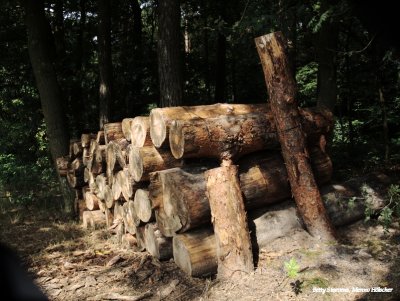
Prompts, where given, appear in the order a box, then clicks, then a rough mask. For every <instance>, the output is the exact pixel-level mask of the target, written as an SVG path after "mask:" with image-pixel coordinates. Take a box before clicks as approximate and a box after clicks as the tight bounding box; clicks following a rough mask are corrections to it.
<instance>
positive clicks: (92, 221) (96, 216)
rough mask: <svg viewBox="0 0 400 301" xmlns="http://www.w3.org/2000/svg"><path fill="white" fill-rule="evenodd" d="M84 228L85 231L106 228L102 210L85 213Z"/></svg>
mask: <svg viewBox="0 0 400 301" xmlns="http://www.w3.org/2000/svg"><path fill="white" fill-rule="evenodd" d="M82 226H83V228H84V229H100V228H104V227H105V226H106V219H105V217H104V213H103V212H101V210H95V211H84V212H83V216H82Z"/></svg>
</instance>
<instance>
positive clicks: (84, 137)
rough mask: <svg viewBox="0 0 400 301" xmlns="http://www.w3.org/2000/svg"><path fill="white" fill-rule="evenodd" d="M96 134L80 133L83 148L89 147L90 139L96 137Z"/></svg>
mask: <svg viewBox="0 0 400 301" xmlns="http://www.w3.org/2000/svg"><path fill="white" fill-rule="evenodd" d="M96 137H97V134H85V133H84V134H82V135H81V145H82V147H83V148H88V147H90V141H91V140H92V139H96Z"/></svg>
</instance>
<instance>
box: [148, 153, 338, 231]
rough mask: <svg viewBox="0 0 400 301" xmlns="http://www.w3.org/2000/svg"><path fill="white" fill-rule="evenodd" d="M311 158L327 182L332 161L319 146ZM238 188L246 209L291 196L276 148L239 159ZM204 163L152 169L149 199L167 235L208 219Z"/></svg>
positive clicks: (199, 224) (209, 216) (320, 176)
mask: <svg viewBox="0 0 400 301" xmlns="http://www.w3.org/2000/svg"><path fill="white" fill-rule="evenodd" d="M311 155H312V157H311V161H312V165H313V168H314V172H315V174H316V177H317V178H319V179H320V182H319V183H320V184H325V183H327V182H329V180H330V178H331V175H332V163H331V161H330V159H329V156H327V155H326V154H325V153H323V152H322V151H321V150H319V149H318V148H315V149H313V151H312V152H311ZM239 163H240V164H239V166H240V171H239V177H240V188H241V191H242V193H243V195H244V200H245V206H246V209H247V210H250V209H255V208H260V207H264V206H267V205H270V204H273V203H275V202H278V201H281V200H284V199H287V198H290V196H291V193H290V187H289V184H288V182H287V173H286V169H285V166H284V164H283V159H282V157H281V156H280V155H279V154H278V153H277V152H269V153H260V154H257V155H252V156H249V157H247V158H243V159H242V160H241V161H240V162H239ZM206 170H207V167H183V168H172V169H167V170H163V171H159V172H155V173H153V174H152V176H151V181H150V187H149V191H150V199H151V202H152V205H153V207H154V208H155V212H156V217H157V222H158V224H159V228H160V231H161V232H162V233H163V234H164V235H165V236H168V237H171V236H174V235H175V234H176V233H183V232H185V231H187V230H189V229H192V228H195V227H199V226H201V225H204V224H207V223H209V222H210V219H211V213H210V205H209V201H208V198H207V196H206V183H205V178H204V172H205V171H206Z"/></svg>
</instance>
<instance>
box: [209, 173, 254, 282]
mask: <svg viewBox="0 0 400 301" xmlns="http://www.w3.org/2000/svg"><path fill="white" fill-rule="evenodd" d="M205 178H206V185H207V196H208V199H209V201H210V209H211V220H212V223H213V227H214V233H215V242H216V246H217V257H218V278H220V279H228V278H230V279H232V278H234V279H240V277H241V276H243V274H244V273H250V272H251V271H253V270H254V263H253V253H252V250H251V240H250V233H249V229H248V224H247V217H246V211H245V209H244V202H243V197H242V192H241V190H240V185H239V177H238V167H237V166H236V165H228V166H221V167H218V168H213V169H210V170H208V171H206V172H205Z"/></svg>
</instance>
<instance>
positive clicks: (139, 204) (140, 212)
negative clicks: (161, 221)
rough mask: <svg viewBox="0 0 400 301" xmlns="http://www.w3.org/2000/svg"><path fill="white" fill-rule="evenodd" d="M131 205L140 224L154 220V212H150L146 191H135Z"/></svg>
mask: <svg viewBox="0 0 400 301" xmlns="http://www.w3.org/2000/svg"><path fill="white" fill-rule="evenodd" d="M133 204H134V206H135V212H136V215H137V217H138V218H139V219H140V220H141V221H142V222H144V223H148V222H151V221H153V220H154V212H153V210H152V206H151V202H150V198H149V191H148V190H145V189H138V190H136V192H135V198H134V200H133Z"/></svg>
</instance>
